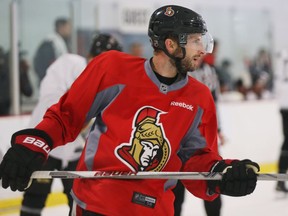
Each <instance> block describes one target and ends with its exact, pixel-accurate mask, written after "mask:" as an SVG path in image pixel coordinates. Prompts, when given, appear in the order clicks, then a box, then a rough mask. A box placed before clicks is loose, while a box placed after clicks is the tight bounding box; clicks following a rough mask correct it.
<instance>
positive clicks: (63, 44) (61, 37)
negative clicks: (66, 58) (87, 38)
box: [33, 18, 72, 83]
mask: <svg viewBox="0 0 288 216" xmlns="http://www.w3.org/2000/svg"><path fill="white" fill-rule="evenodd" d="M54 27H55V32H53V33H51V34H49V35H48V36H47V37H46V38H45V39H44V40H43V41H42V42H41V43H40V45H39V47H38V48H37V51H36V54H35V56H34V60H33V64H34V70H35V72H36V74H37V77H38V80H39V83H40V82H41V80H42V79H43V77H44V76H45V74H46V70H47V68H48V67H49V65H51V64H52V63H53V62H54V61H55V60H56V59H57V58H58V57H59V56H61V55H63V54H64V53H68V52H70V50H71V49H70V41H71V33H72V25H71V22H70V20H69V19H67V18H58V19H56V20H55V23H54Z"/></svg>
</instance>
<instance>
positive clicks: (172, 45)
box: [165, 38, 178, 53]
mask: <svg viewBox="0 0 288 216" xmlns="http://www.w3.org/2000/svg"><path fill="white" fill-rule="evenodd" d="M165 46H166V49H167V51H168V52H169V53H174V51H175V50H176V49H177V47H178V45H177V43H176V41H174V40H173V39H170V38H167V39H166V40H165Z"/></svg>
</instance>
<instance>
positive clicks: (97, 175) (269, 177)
mask: <svg viewBox="0 0 288 216" xmlns="http://www.w3.org/2000/svg"><path fill="white" fill-rule="evenodd" d="M222 175H223V173H211V172H116V171H113V172H106V171H36V172H34V173H33V174H32V176H31V178H32V179H49V178H61V179H76V178H90V179H104V178H109V179H180V180H220V179H222ZM257 179H258V180H261V181H288V174H278V173H277V174H276V173H275V174H274V173H261V174H258V176H257Z"/></svg>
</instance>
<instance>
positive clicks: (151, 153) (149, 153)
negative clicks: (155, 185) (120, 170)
mask: <svg viewBox="0 0 288 216" xmlns="http://www.w3.org/2000/svg"><path fill="white" fill-rule="evenodd" d="M141 145H142V146H143V149H142V151H143V153H142V154H141V155H140V162H141V165H142V166H143V167H147V166H149V164H150V162H151V161H152V160H153V159H154V157H155V156H156V155H157V152H158V150H159V146H158V145H154V144H153V143H151V142H146V141H142V142H141Z"/></svg>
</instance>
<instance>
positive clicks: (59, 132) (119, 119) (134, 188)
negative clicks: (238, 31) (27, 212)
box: [36, 51, 222, 216]
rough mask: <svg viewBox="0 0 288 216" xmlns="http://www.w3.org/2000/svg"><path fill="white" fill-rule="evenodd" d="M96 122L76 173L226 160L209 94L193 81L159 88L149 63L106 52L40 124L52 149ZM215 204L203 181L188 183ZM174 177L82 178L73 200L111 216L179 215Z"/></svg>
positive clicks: (199, 166)
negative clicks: (221, 148)
mask: <svg viewBox="0 0 288 216" xmlns="http://www.w3.org/2000/svg"><path fill="white" fill-rule="evenodd" d="M94 117H96V118H95V122H94V124H93V126H92V127H91V131H90V133H89V135H88V137H87V140H86V145H85V149H84V150H83V153H82V156H81V158H80V161H79V164H78V167H77V170H84V171H92V170H101V171H151V172H153V171H192V172H193V171H195V172H199V171H209V170H210V169H211V167H212V166H213V164H215V162H216V161H218V160H221V159H222V158H221V157H220V156H219V155H218V150H217V122H216V114H215V106H214V102H213V98H212V96H211V93H210V90H209V89H208V88H207V87H206V86H205V85H203V84H201V83H200V82H198V81H196V80H195V79H193V78H191V77H188V76H186V77H185V78H183V77H179V78H178V80H177V81H176V82H175V83H174V84H172V85H169V86H167V85H165V84H163V83H160V81H159V80H158V79H157V77H156V75H155V73H154V72H153V70H152V68H151V65H150V63H149V60H146V59H143V58H138V57H134V56H130V55H128V54H125V53H121V52H118V51H109V52H105V53H103V54H101V55H100V56H98V57H96V58H95V59H94V60H93V61H92V62H91V63H89V65H88V66H87V68H86V69H85V70H84V72H83V73H82V74H81V75H80V76H79V78H78V79H77V80H76V81H75V82H74V83H73V85H72V87H71V89H70V90H69V91H68V92H67V93H66V94H65V95H63V97H62V98H61V99H60V101H59V102H58V103H57V104H55V105H53V106H52V107H50V109H49V110H48V111H47V113H46V114H45V116H44V120H43V121H42V122H41V123H40V124H39V125H38V126H37V127H36V128H38V129H41V130H44V131H46V132H47V133H48V134H49V135H50V136H51V138H52V139H53V141H54V148H55V147H57V146H59V145H63V144H64V143H67V142H71V141H72V140H73V139H75V138H76V137H77V135H78V134H79V132H80V131H81V129H82V128H83V126H84V125H85V123H87V122H89V121H90V120H91V119H92V118H94ZM183 183H184V185H185V186H186V188H187V189H188V190H189V191H190V192H191V193H193V194H194V195H195V196H197V197H200V198H202V199H207V200H212V199H214V198H215V197H216V196H217V195H212V196H209V195H208V194H207V193H206V192H207V185H206V182H205V181H199V180H198V181H187V180H186V181H183ZM175 184H176V181H175V180H111V179H101V180H95V179H94V180H92V179H77V180H75V182H74V186H73V191H72V195H73V197H74V199H75V201H76V202H77V204H78V205H79V206H81V207H82V208H84V209H87V210H90V211H94V212H98V213H101V214H103V215H110V216H123V215H125V216H126V215H133V216H134V215H157V216H159V215H160V216H162V215H163V216H169V215H171V216H172V215H174V213H173V212H174V210H173V201H174V195H173V193H172V191H171V189H172V188H173V187H174V186H175Z"/></svg>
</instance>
